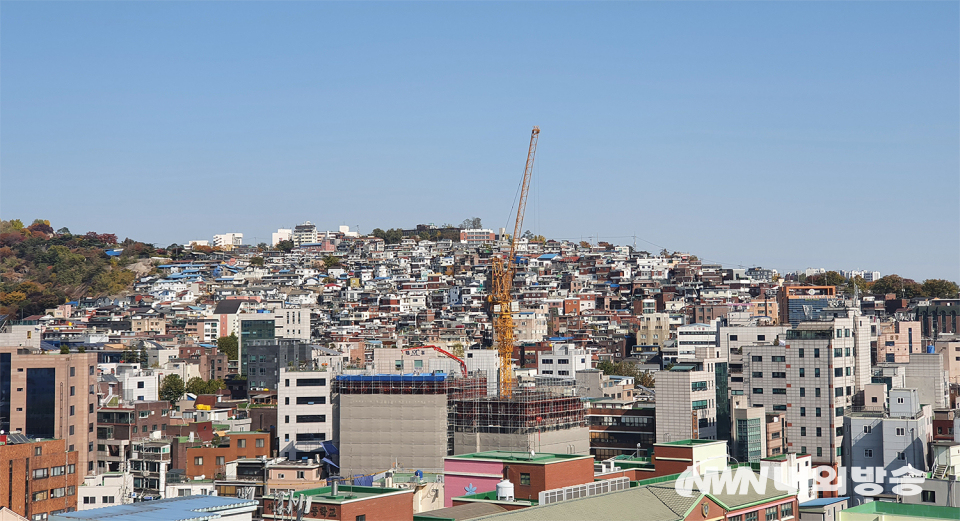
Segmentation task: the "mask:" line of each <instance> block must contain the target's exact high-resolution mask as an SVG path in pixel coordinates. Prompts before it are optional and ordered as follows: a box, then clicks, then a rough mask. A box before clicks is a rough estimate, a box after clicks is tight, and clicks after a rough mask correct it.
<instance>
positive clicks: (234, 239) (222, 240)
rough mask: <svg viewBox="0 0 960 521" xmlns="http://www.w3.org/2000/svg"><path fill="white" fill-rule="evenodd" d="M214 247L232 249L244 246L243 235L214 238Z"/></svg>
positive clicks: (228, 234) (221, 235)
mask: <svg viewBox="0 0 960 521" xmlns="http://www.w3.org/2000/svg"><path fill="white" fill-rule="evenodd" d="M213 245H214V246H219V247H220V248H224V249H232V248H234V247H235V246H242V245H243V234H242V233H223V234H220V235H214V236H213Z"/></svg>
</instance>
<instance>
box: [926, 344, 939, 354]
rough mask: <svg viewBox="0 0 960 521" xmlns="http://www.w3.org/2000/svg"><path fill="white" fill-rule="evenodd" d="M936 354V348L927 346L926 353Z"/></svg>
mask: <svg viewBox="0 0 960 521" xmlns="http://www.w3.org/2000/svg"><path fill="white" fill-rule="evenodd" d="M936 352H937V348H936V347H933V346H927V353H929V354H931V355H932V354H935V353H936Z"/></svg>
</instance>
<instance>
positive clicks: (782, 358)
mask: <svg viewBox="0 0 960 521" xmlns="http://www.w3.org/2000/svg"><path fill="white" fill-rule="evenodd" d="M773 361H774V362H786V361H787V357H785V356H775V357H773Z"/></svg>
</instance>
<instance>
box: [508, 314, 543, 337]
mask: <svg viewBox="0 0 960 521" xmlns="http://www.w3.org/2000/svg"><path fill="white" fill-rule="evenodd" d="M546 336H547V315H546V313H538V312H536V311H520V312H517V313H513V338H514V340H515V341H517V342H540V341H542V340H543V339H544V338H545V337H546Z"/></svg>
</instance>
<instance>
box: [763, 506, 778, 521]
mask: <svg viewBox="0 0 960 521" xmlns="http://www.w3.org/2000/svg"><path fill="white" fill-rule="evenodd" d="M778 510H780V509H779V508H777V507H769V508H767V509H765V510H764V514H765V515H766V521H775V520H776V519H777V517H778V516H777V511H778Z"/></svg>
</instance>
